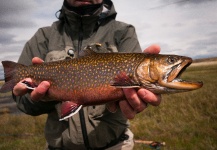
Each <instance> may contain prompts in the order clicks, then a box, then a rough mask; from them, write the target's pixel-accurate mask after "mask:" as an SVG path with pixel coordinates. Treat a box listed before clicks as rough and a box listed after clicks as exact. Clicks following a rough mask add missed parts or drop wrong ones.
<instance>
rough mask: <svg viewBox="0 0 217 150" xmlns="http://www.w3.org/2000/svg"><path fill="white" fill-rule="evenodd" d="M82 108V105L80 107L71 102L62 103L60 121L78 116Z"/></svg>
mask: <svg viewBox="0 0 217 150" xmlns="http://www.w3.org/2000/svg"><path fill="white" fill-rule="evenodd" d="M81 107H82V105H78V104H76V103H73V102H71V101H65V102H62V106H61V118H60V119H59V120H60V121H62V120H65V119H68V118H70V117H72V116H73V115H74V114H76V113H77V112H78V111H79V110H80V109H81Z"/></svg>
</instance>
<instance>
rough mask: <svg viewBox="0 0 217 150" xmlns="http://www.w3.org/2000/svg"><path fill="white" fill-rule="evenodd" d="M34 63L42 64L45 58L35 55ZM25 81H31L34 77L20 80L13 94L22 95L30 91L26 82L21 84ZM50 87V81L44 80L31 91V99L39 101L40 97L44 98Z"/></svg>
mask: <svg viewBox="0 0 217 150" xmlns="http://www.w3.org/2000/svg"><path fill="white" fill-rule="evenodd" d="M32 63H33V64H41V63H43V60H42V59H40V58H38V57H34V58H33V59H32ZM23 81H27V82H29V83H31V82H32V79H30V78H26V79H24V80H22V81H20V82H19V83H17V84H16V85H15V86H14V89H13V94H14V95H15V96H22V95H24V94H26V93H27V92H28V91H29V90H28V89H27V88H26V86H25V85H24V84H21V83H22V82H23ZM49 87H50V83H49V82H48V81H42V82H41V83H40V84H39V85H38V87H36V88H35V89H34V90H33V91H32V92H31V94H30V97H31V100H32V101H38V100H39V99H41V98H43V97H44V95H45V93H46V92H47V90H48V89H49Z"/></svg>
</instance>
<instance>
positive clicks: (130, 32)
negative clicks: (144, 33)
mask: <svg viewBox="0 0 217 150" xmlns="http://www.w3.org/2000/svg"><path fill="white" fill-rule="evenodd" d="M117 23H118V24H119V25H117V26H118V27H119V29H118V30H117V31H116V33H115V36H114V37H115V41H116V44H117V45H118V47H117V49H118V51H119V52H130V53H132V52H133V53H139V52H142V50H141V47H140V44H139V41H138V38H137V34H136V30H135V27H134V26H132V25H130V24H125V23H122V22H117Z"/></svg>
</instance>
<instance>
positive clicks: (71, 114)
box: [59, 105, 82, 121]
mask: <svg viewBox="0 0 217 150" xmlns="http://www.w3.org/2000/svg"><path fill="white" fill-rule="evenodd" d="M81 107H82V105H80V106H79V107H78V108H77V109H76V111H75V112H73V113H70V114H69V115H67V116H65V117H63V118H60V119H59V121H63V120H65V119H68V118H70V117H72V116H73V115H74V114H76V113H77V112H79V110H80V109H81Z"/></svg>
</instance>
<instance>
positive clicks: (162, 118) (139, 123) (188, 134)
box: [0, 65, 217, 150]
mask: <svg viewBox="0 0 217 150" xmlns="http://www.w3.org/2000/svg"><path fill="white" fill-rule="evenodd" d="M182 78H185V79H188V80H199V81H203V82H204V86H203V87H202V88H201V89H199V90H196V91H191V92H186V93H179V94H171V95H163V101H162V103H161V105H160V106H158V107H152V106H149V107H148V109H146V110H145V111H143V112H142V113H140V114H138V115H137V116H136V118H135V119H133V120H131V129H132V131H133V132H134V134H135V138H136V139H140V140H145V141H159V142H166V146H165V147H161V149H163V150H194V149H197V150H204V149H209V150H215V149H217V142H216V141H217V93H216V92H217V65H210V66H200V67H190V68H189V69H187V70H186V72H185V73H184V74H183V77H182ZM4 96H5V95H4ZM45 119H46V115H42V116H39V117H31V116H27V115H9V114H3V115H0V120H1V121H0V149H1V150H13V149H16V150H29V149H34V150H42V149H44V148H45V143H46V142H45V138H44V133H43V131H44V124H45ZM135 145H136V146H135V150H141V149H150V148H149V147H148V146H147V145H142V144H135Z"/></svg>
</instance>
